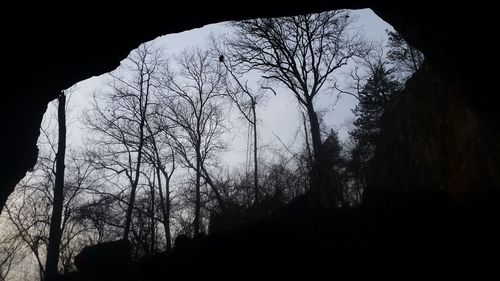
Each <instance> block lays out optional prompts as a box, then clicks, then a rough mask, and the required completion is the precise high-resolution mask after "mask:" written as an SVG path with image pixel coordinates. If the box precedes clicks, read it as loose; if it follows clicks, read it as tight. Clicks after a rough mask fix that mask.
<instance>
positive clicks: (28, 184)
mask: <svg viewBox="0 0 500 281" xmlns="http://www.w3.org/2000/svg"><path fill="white" fill-rule="evenodd" d="M61 99H63V98H62V97H60V100H61ZM64 99H65V98H64ZM64 103H65V102H64V101H63V102H60V105H59V106H58V112H59V113H58V115H59V116H61V114H64V115H66V113H61V111H64V112H66V110H67V108H66V107H65V106H64ZM58 119H60V118H58ZM51 120H52V119H51V118H50V116H49V118H48V119H45V120H44V122H43V123H42V129H41V138H40V139H39V141H38V145H39V147H40V152H39V156H38V161H37V164H36V166H35V167H34V169H33V171H31V172H29V173H28V175H27V177H26V178H25V179H23V180H22V181H21V183H20V184H18V186H17V188H16V191H15V193H14V194H13V196H12V198H11V199H9V201H8V204H7V205H6V224H8V225H10V226H11V227H12V228H13V229H15V231H12V232H11V235H13V236H11V238H13V237H15V241H20V243H21V248H22V251H21V253H24V252H25V251H26V250H27V252H30V253H32V254H33V256H34V258H35V260H36V263H37V264H38V268H39V270H38V272H39V275H40V279H41V280H45V279H47V278H53V277H49V276H47V274H48V273H46V263H45V262H46V261H47V260H46V259H47V258H48V256H49V255H48V249H49V248H50V243H51V238H50V227H51V223H52V221H53V220H58V222H56V224H52V225H54V226H55V225H57V226H58V227H57V229H56V230H59V231H60V232H59V233H58V236H59V238H58V240H59V241H56V246H57V247H55V246H54V244H52V245H53V247H54V248H53V250H57V251H58V252H59V253H58V254H57V256H58V257H57V260H56V261H53V264H55V266H56V273H55V274H57V273H58V272H61V271H62V272H67V271H68V270H69V269H70V268H72V263H73V258H72V257H73V256H74V254H75V252H77V251H78V250H79V245H80V242H78V240H80V238H82V235H83V234H84V233H88V232H90V229H89V228H88V227H87V226H85V225H84V224H82V223H81V221H80V220H78V219H77V217H78V215H77V214H78V213H79V209H80V208H81V207H82V206H84V205H85V204H86V201H87V196H86V194H85V189H86V187H88V186H90V185H92V183H93V180H92V179H91V174H92V169H91V167H90V166H88V165H86V163H85V162H84V161H80V160H79V159H78V156H77V153H76V152H74V151H72V150H69V153H68V154H67V155H66V157H65V161H64V162H65V163H64V167H65V176H64V187H63V188H62V190H58V191H57V192H62V194H57V193H56V192H55V190H54V189H55V188H54V187H55V185H56V182H57V180H58V179H57V173H58V171H57V170H58V165H59V163H58V161H59V162H60V161H62V160H61V159H60V158H58V157H57V156H61V155H62V154H61V153H60V152H61V151H62V150H61V149H58V146H60V145H61V142H60V141H59V139H61V137H60V136H59V137H57V135H58V134H59V135H60V134H61V132H57V131H59V130H58V129H56V128H55V127H54V126H51V123H50V121H51ZM60 121H61V122H62V124H59V126H58V127H63V128H65V125H64V120H60ZM62 133H63V134H64V132H62ZM65 154H66V153H65ZM56 155H57V156H56ZM59 167H60V166H59ZM58 183H60V182H58ZM59 188H60V186H59ZM56 195H57V197H58V198H56ZM61 199H62V202H60V201H59V202H56V201H57V200H61ZM56 204H57V205H58V208H60V210H58V211H57V212H54V211H53V207H54V206H55V205H56ZM56 213H59V219H57V218H54V216H56ZM53 231H54V230H53ZM56 238H57V237H56ZM52 239H55V238H54V237H53V236H52ZM57 244H58V245H57ZM52 255H53V253H52ZM23 257H24V255H23ZM26 257H28V256H26ZM52 258H54V256H52ZM44 259H45V260H44ZM53 274H54V273H53Z"/></svg>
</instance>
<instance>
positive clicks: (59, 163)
mask: <svg viewBox="0 0 500 281" xmlns="http://www.w3.org/2000/svg"><path fill="white" fill-rule="evenodd" d="M58 102H59V105H58V108H57V119H58V125H59V128H58V131H59V138H58V143H57V155H56V180H55V185H54V199H53V205H52V215H51V218H50V232H49V244H48V246H47V259H46V263H45V278H44V281H54V280H56V277H57V265H58V263H59V247H60V245H61V236H62V229H61V221H62V211H63V205H64V169H65V164H64V157H65V154H66V95H65V94H64V92H61V94H60V95H59V98H58Z"/></svg>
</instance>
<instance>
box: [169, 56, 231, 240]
mask: <svg viewBox="0 0 500 281" xmlns="http://www.w3.org/2000/svg"><path fill="white" fill-rule="evenodd" d="M210 58H211V57H210V54H209V52H208V51H204V50H202V49H199V48H194V49H188V50H185V51H183V52H182V53H181V54H180V55H179V56H178V57H177V58H176V62H177V64H178V67H179V71H178V72H177V73H174V72H172V71H170V72H169V73H168V76H167V81H166V86H167V88H168V90H169V92H170V93H172V95H171V96H169V97H168V100H169V101H168V102H167V103H166V107H167V111H166V113H165V114H166V115H165V116H166V117H167V118H168V120H169V122H170V124H172V128H170V129H169V130H168V132H169V134H170V137H171V139H172V141H173V144H174V147H175V152H176V154H178V156H179V157H180V160H181V162H182V164H183V165H184V166H185V167H187V168H189V169H191V170H193V171H194V172H195V208H194V209H195V211H194V214H195V215H194V221H193V227H194V233H195V234H198V233H200V223H201V222H200V219H201V217H200V210H201V203H202V202H201V187H202V182H201V181H202V178H204V176H205V179H206V175H207V173H205V171H206V170H205V169H206V165H207V162H208V160H209V159H210V158H212V157H214V156H215V155H216V152H217V151H218V150H220V149H221V148H222V143H221V141H220V135H221V133H222V130H223V126H222V121H223V112H222V108H221V106H220V101H219V100H220V99H219V98H220V96H221V95H222V89H221V87H222V74H221V69H220V66H219V65H217V64H215V62H213V61H212V60H211V59H210ZM211 187H212V188H214V186H211ZM214 191H215V192H216V193H218V191H217V190H214ZM218 200H219V203H220V204H223V202H222V198H220V196H218Z"/></svg>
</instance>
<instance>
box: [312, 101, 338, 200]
mask: <svg viewBox="0 0 500 281" xmlns="http://www.w3.org/2000/svg"><path fill="white" fill-rule="evenodd" d="M307 115H308V117H309V123H310V126H311V128H310V129H311V139H312V146H313V155H314V159H313V160H314V161H313V166H312V171H311V175H312V178H311V191H312V193H313V196H314V197H315V198H314V200H315V201H316V204H320V205H321V206H332V204H333V206H334V205H335V203H336V196H335V192H333V190H332V187H331V186H330V185H331V180H330V173H329V172H328V168H327V165H326V161H325V160H326V159H325V158H326V157H327V156H326V155H325V153H324V152H323V149H322V147H323V145H322V142H321V130H320V126H319V119H318V115H317V114H316V111H315V110H314V106H313V104H312V100H311V101H308V104H307Z"/></svg>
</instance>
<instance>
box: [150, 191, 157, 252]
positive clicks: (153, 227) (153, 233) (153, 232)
mask: <svg viewBox="0 0 500 281" xmlns="http://www.w3.org/2000/svg"><path fill="white" fill-rule="evenodd" d="M153 182H154V181H153ZM150 191H151V210H150V212H151V226H150V228H151V230H150V231H151V254H153V255H154V254H155V253H156V237H155V236H156V223H155V186H154V184H153V185H152V186H151V190H150Z"/></svg>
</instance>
